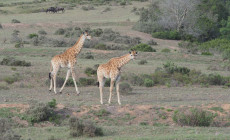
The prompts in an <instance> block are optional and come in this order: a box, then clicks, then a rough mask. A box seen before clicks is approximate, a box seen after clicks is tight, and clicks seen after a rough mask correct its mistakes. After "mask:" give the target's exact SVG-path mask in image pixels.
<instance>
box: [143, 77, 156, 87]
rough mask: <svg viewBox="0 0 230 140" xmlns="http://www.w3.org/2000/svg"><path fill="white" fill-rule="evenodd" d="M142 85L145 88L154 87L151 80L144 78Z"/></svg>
mask: <svg viewBox="0 0 230 140" xmlns="http://www.w3.org/2000/svg"><path fill="white" fill-rule="evenodd" d="M144 85H145V86H146V87H153V86H154V82H153V80H152V79H149V78H146V79H145V81H144Z"/></svg>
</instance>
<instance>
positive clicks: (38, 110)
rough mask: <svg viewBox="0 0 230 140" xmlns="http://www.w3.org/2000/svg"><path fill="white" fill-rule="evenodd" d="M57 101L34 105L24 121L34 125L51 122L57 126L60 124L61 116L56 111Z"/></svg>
mask: <svg viewBox="0 0 230 140" xmlns="http://www.w3.org/2000/svg"><path fill="white" fill-rule="evenodd" d="M55 103H56V101H54V100H52V101H51V102H49V103H47V104H45V103H38V102H36V103H33V104H31V105H30V108H29V109H28V110H27V112H26V116H25V118H24V119H26V120H27V121H29V122H31V123H32V124H33V123H39V122H42V121H50V122H54V123H56V124H59V123H60V116H59V115H58V114H57V113H56V112H55V111H54V105H55Z"/></svg>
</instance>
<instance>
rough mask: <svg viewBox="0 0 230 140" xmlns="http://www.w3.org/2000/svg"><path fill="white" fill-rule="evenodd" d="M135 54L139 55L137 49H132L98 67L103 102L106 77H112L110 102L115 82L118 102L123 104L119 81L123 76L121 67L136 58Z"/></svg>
mask: <svg viewBox="0 0 230 140" xmlns="http://www.w3.org/2000/svg"><path fill="white" fill-rule="evenodd" d="M135 56H137V51H134V50H132V51H131V52H129V53H128V54H126V55H124V56H121V57H115V58H112V59H110V60H109V62H108V63H106V64H101V65H100V66H99V67H98V69H97V79H98V82H99V85H98V86H99V89H100V98H101V101H100V102H101V104H103V97H102V96H103V92H102V88H103V86H104V84H105V78H110V79H111V81H110V95H109V102H108V103H109V104H110V103H111V97H112V91H113V86H114V82H115V84H116V91H117V98H118V104H119V105H121V101H120V93H119V81H120V78H121V71H120V70H121V67H122V66H124V65H125V64H127V63H128V62H129V61H130V60H131V59H135Z"/></svg>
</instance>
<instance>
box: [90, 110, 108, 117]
mask: <svg viewBox="0 0 230 140" xmlns="http://www.w3.org/2000/svg"><path fill="white" fill-rule="evenodd" d="M93 114H94V115H95V116H97V117H105V116H108V115H109V114H111V113H110V112H109V111H107V110H105V109H100V110H97V111H93Z"/></svg>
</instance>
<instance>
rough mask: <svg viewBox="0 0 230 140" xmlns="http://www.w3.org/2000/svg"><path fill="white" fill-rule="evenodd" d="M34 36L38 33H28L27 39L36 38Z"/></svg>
mask: <svg viewBox="0 0 230 140" xmlns="http://www.w3.org/2000/svg"><path fill="white" fill-rule="evenodd" d="M36 37H38V34H36V33H32V34H29V35H28V38H29V39H32V38H36Z"/></svg>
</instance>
